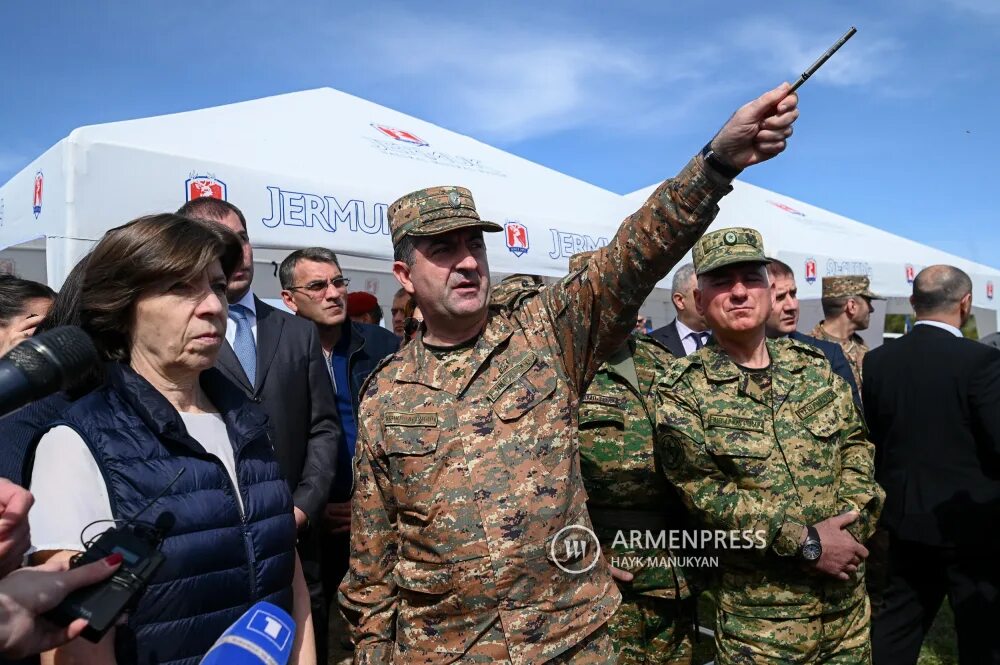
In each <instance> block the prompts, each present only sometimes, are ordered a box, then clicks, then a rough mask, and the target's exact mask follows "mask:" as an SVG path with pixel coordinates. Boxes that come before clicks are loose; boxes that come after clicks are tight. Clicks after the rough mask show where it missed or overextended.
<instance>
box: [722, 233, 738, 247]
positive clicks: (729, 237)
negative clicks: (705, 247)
mask: <svg viewBox="0 0 1000 665" xmlns="http://www.w3.org/2000/svg"><path fill="white" fill-rule="evenodd" d="M722 240H723V242H725V243H726V244H727V245H735V244H736V234H735V233H733V232H732V231H729V232H727V233H726V235H724V236H722Z"/></svg>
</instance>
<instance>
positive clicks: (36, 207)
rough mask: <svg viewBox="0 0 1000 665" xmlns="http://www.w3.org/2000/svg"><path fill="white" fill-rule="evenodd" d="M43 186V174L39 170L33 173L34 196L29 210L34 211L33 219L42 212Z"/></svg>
mask: <svg viewBox="0 0 1000 665" xmlns="http://www.w3.org/2000/svg"><path fill="white" fill-rule="evenodd" d="M44 186H45V176H44V175H42V172H41V171H39V172H38V173H36V174H35V188H34V194H35V195H34V197H33V199H32V203H31V212H33V213H35V219H38V216H39V215H41V214H42V188H43V187H44Z"/></svg>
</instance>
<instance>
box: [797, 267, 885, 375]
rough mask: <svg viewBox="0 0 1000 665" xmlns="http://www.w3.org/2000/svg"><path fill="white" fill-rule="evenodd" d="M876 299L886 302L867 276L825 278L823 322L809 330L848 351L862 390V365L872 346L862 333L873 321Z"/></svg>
mask: <svg viewBox="0 0 1000 665" xmlns="http://www.w3.org/2000/svg"><path fill="white" fill-rule="evenodd" d="M873 300H885V298H883V297H882V296H879V295H875V294H874V293H872V290H871V283H870V281H869V280H868V277H866V276H865V275H840V276H839V277H824V278H823V297H822V300H821V303H822V305H823V320H822V321H820V322H819V323H817V324H816V327H815V328H813V329H812V330H811V331H809V334H810V335H812V336H813V337H815V338H816V339H822V340H826V341H828V342H836V343H837V344H840V346H841V348H842V349H844V355H845V356H847V362H848V364H850V366H851V371H852V372H853V373H854V382H855V383H856V384H857V386H858V390H860V389H861V365H862V363H863V362H864V359H865V354H866V353H868V345H867V344H865V341H864V340H863V339H861V335H859V334H858V332H857V331H859V330H867V329H868V325H869V324H870V322H871V316H872V312H873V311H874V308H873V307H872V301H873Z"/></svg>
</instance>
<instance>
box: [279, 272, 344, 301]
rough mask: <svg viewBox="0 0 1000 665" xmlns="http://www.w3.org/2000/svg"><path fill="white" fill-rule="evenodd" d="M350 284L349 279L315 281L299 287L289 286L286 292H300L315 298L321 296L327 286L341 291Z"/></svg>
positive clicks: (337, 278)
mask: <svg viewBox="0 0 1000 665" xmlns="http://www.w3.org/2000/svg"><path fill="white" fill-rule="evenodd" d="M350 283H351V278H350V277H343V276H341V277H334V278H332V279H317V280H314V281H312V282H309V283H308V284H303V285H301V286H289V287H288V289H287V290H288V291H297V290H302V291H305V292H306V293H308V294H309V295H310V296H313V297H316V296H321V295H323V294H324V293H326V289H327V287H328V286H331V285H332V286H333V288H335V289H337V290H338V291H341V290H343V289H346V288H347V287H348V285H349V284H350Z"/></svg>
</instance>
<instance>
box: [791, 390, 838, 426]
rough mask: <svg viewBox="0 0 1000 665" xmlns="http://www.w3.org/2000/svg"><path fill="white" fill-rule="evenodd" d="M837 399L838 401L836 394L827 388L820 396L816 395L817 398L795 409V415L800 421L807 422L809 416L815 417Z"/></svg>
mask: <svg viewBox="0 0 1000 665" xmlns="http://www.w3.org/2000/svg"><path fill="white" fill-rule="evenodd" d="M835 399H837V395H836V393H834V392H833V391H832V390H830V389H829V388H827V389H825V390H823V391H822V392H820V394H819V395H816V397H814V398H812V399H811V400H809V401H808V402H806V403H805V404H803V405H802V406H800V407H799V408H797V409H795V415H797V416H798V417H799V419H800V420H805V419H806V418H808V417H809V416H811V415H813V414H814V413H816V412H817V411H819V410H820V409H822V408H823V407H824V406H827V405H828V404H830V403H831V402H833V400H835Z"/></svg>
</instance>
